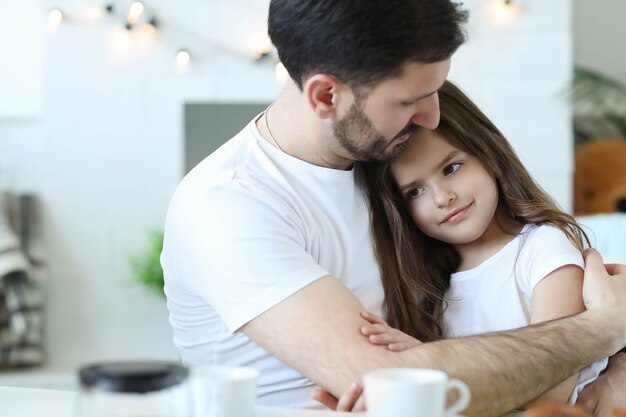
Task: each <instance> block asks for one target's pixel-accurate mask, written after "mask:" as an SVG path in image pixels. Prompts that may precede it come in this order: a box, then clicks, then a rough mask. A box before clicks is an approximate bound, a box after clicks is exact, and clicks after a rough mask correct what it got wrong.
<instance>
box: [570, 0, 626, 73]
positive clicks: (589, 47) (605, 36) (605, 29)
mask: <svg viewBox="0 0 626 417" xmlns="http://www.w3.org/2000/svg"><path fill="white" fill-rule="evenodd" d="M572 10H573V13H572V20H573V28H574V61H575V62H576V64H578V65H581V66H584V67H586V68H589V69H593V70H596V71H599V72H601V73H602V74H606V75H608V76H610V77H613V78H615V79H617V80H619V81H621V82H622V83H624V84H626V53H625V52H626V48H625V47H624V40H626V23H625V18H626V2H625V1H624V0H601V1H588V0H573V2H572Z"/></svg>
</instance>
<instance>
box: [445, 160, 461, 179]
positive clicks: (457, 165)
mask: <svg viewBox="0 0 626 417" xmlns="http://www.w3.org/2000/svg"><path fill="white" fill-rule="evenodd" d="M459 168H461V163H460V162H455V163H453V164H450V165H447V166H446V167H445V168H444V169H443V175H446V176H447V175H451V174H454V173H455V172H457V171H458V170H459Z"/></svg>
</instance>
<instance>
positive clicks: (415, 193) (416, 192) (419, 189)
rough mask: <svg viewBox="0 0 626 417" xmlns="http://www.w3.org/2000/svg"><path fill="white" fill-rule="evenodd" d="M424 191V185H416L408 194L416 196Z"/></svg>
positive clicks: (410, 196)
mask: <svg viewBox="0 0 626 417" xmlns="http://www.w3.org/2000/svg"><path fill="white" fill-rule="evenodd" d="M423 192H424V189H423V188H422V187H415V188H412V189H411V190H410V191H409V192H408V193H407V195H408V196H409V198H416V197H419V196H420V195H422V193H423Z"/></svg>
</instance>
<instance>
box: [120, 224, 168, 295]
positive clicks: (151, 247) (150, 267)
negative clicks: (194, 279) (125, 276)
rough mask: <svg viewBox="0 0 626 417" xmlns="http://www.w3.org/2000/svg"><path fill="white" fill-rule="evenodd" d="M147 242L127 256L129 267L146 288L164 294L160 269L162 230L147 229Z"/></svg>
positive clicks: (161, 270)
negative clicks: (136, 251)
mask: <svg viewBox="0 0 626 417" xmlns="http://www.w3.org/2000/svg"><path fill="white" fill-rule="evenodd" d="M146 235H147V239H148V244H147V245H146V247H145V248H144V249H143V250H142V251H140V252H138V253H136V254H131V255H129V257H128V261H129V264H130V269H131V270H132V272H133V273H134V276H135V278H136V279H137V281H139V282H140V283H142V284H143V285H145V286H146V287H147V288H148V289H150V290H151V291H153V292H155V293H156V294H159V295H161V296H165V293H164V292H163V284H164V281H163V269H161V260H160V257H161V251H162V250H163V231H162V230H157V229H153V230H149V231H148V232H147V234H146Z"/></svg>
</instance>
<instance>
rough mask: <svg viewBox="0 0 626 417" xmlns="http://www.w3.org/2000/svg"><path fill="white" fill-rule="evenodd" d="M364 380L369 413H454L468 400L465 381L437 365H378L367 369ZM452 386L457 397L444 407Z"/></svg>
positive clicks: (385, 416) (378, 416) (417, 416)
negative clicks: (422, 366)
mask: <svg viewBox="0 0 626 417" xmlns="http://www.w3.org/2000/svg"><path fill="white" fill-rule="evenodd" d="M363 381H364V387H365V405H366V407H367V412H368V416H369V417H389V416H393V417H453V416H457V415H458V414H459V413H460V412H461V411H463V410H464V409H465V408H466V407H467V406H468V405H469V403H470V397H471V395H470V390H469V388H468V387H467V385H465V383H463V382H462V381H460V380H458V379H449V378H448V374H446V373H445V372H442V371H439V370H436V369H418V368H390V369H378V370H375V371H371V372H368V373H366V374H365V376H364V377H363ZM451 389H455V390H457V391H458V394H459V398H458V400H457V401H456V403H455V404H453V405H452V406H450V407H449V408H447V409H446V408H445V407H446V396H447V394H448V391H449V390H451Z"/></svg>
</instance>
